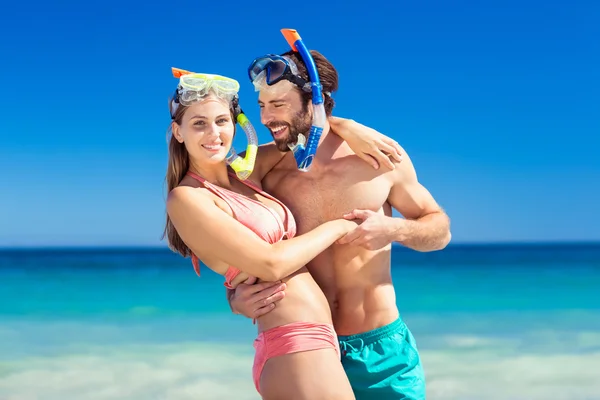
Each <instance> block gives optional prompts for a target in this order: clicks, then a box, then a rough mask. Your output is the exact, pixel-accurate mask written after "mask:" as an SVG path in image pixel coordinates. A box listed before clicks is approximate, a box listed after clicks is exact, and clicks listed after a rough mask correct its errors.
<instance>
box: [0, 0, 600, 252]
mask: <svg viewBox="0 0 600 400" xmlns="http://www.w3.org/2000/svg"><path fill="white" fill-rule="evenodd" d="M49 3H50V2H41V1H38V0H33V1H32V2H11V3H7V5H6V6H5V7H4V8H3V12H2V15H1V16H0V34H1V37H2V38H3V39H2V41H0V54H1V56H2V57H1V58H2V61H1V62H0V90H1V93H2V96H0V106H1V108H2V110H3V113H2V116H3V118H2V119H1V120H0V168H1V171H2V175H1V176H2V181H1V185H2V186H1V187H2V196H0V246H3V247H5V246H36V245H44V246H52V245H59V246H65V245H159V244H161V242H160V236H161V233H162V229H163V223H164V196H165V193H164V185H163V179H164V173H165V168H166V157H167V153H166V139H165V137H166V128H167V126H168V124H169V117H168V111H167V98H168V96H169V95H170V94H171V92H172V91H173V89H174V86H175V85H176V80H175V79H174V78H172V77H171V74H170V67H171V66H176V67H180V68H184V69H191V70H196V71H202V72H210V73H218V74H222V75H227V76H230V77H233V78H236V79H238V80H239V81H240V84H241V85H242V89H241V93H240V96H241V102H242V105H243V107H244V109H245V111H246V113H247V114H248V116H249V117H250V119H251V121H252V122H253V123H254V125H255V127H256V128H257V130H258V132H259V139H260V140H261V142H265V141H267V140H268V139H269V135H268V132H267V131H266V129H265V128H264V127H263V126H262V125H261V124H260V119H259V116H258V106H257V105H256V99H257V95H256V93H254V91H253V88H252V85H251V84H250V82H249V81H248V80H247V75H246V68H247V66H248V64H249V63H250V62H251V60H252V59H253V58H254V57H256V56H258V55H262V54H265V53H281V52H284V51H286V50H287V44H286V42H285V40H284V38H283V36H281V34H280V32H279V30H280V29H281V28H295V29H297V30H298V31H299V33H300V35H301V36H302V37H303V39H304V41H305V43H306V44H307V46H308V47H309V48H312V49H317V50H319V51H321V52H322V53H323V54H324V55H325V56H326V57H328V58H329V59H330V60H331V61H332V62H333V63H334V65H335V66H336V67H337V68H338V72H339V74H340V90H339V91H338V93H337V94H335V99H336V102H337V106H336V108H335V110H334V114H335V115H338V116H345V117H350V118H353V119H355V120H357V121H359V122H362V123H364V124H367V125H370V126H372V127H374V128H376V129H378V130H380V131H381V132H383V133H386V134H388V135H390V136H392V137H394V138H395V139H397V140H398V141H399V142H400V143H401V144H402V145H403V146H404V147H405V149H406V150H407V152H408V153H409V154H410V156H411V158H412V159H413V162H414V163H415V166H416V168H417V172H418V175H419V177H420V179H421V181H422V182H423V183H424V184H425V185H426V186H427V187H428V188H429V189H430V191H431V192H432V193H433V194H434V196H435V197H436V199H437V200H438V201H439V203H441V205H442V206H443V207H444V208H445V209H446V210H447V211H448V213H449V214H450V216H451V218H452V221H453V234H454V236H453V237H454V241H455V243H460V242H490V241H491V242H497V241H502V242H506V241H510V242H514V241H558V240H600V213H599V212H598V210H597V209H598V204H600V159H599V157H598V155H597V154H598V148H599V144H600V140H599V139H598V135H599V133H600V95H599V93H600V26H599V24H598V23H597V21H598V19H599V17H600V6H599V5H598V4H599V3H597V2H592V1H587V2H571V3H570V4H569V5H567V2H566V1H562V2H557V1H544V2H542V1H528V2H523V1H518V2H517V1H511V0H509V1H502V2H500V1H488V2H477V1H452V2H449V1H447V2H441V1H439V2H434V1H424V2H406V1H389V2H380V3H377V5H376V6H368V5H367V4H370V3H366V2H358V1H344V2H342V1H335V2H318V3H314V4H315V7H316V9H315V10H314V11H311V10H310V9H309V8H303V7H300V4H306V3H293V2H290V3H285V2H275V3H273V4H271V5H268V4H267V3H251V2H225V3H223V2H202V1H197V2H186V1H179V2H176V3H171V2H169V3H166V2H163V3H155V4H152V3H151V2H127V1H120V2H116V1H112V0H109V1H105V2H102V3H99V2H98V3H97V4H94V3H87V4H84V2H79V1H77V2H76V1H72V0H70V1H61V2H57V3H56V4H55V5H50V4H49ZM317 4H318V6H317ZM238 139H239V140H240V142H239V144H238V146H237V147H238V148H242V147H243V146H244V144H243V137H242V138H238Z"/></svg>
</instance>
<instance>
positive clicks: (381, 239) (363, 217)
mask: <svg viewBox="0 0 600 400" xmlns="http://www.w3.org/2000/svg"><path fill="white" fill-rule="evenodd" d="M344 218H345V219H350V220H358V221H357V222H359V221H362V222H361V223H360V225H358V226H357V227H356V228H355V229H354V230H353V231H351V232H350V233H348V234H347V235H346V236H344V237H342V238H341V239H340V240H338V241H337V243H339V244H350V245H352V246H362V247H364V248H365V249H367V250H378V249H381V248H382V247H385V246H387V245H388V244H390V243H392V241H393V240H394V234H393V233H394V231H395V229H396V225H397V223H399V221H402V220H400V219H398V221H395V219H394V218H391V217H388V216H385V215H383V214H379V213H376V212H374V211H371V210H354V211H352V212H351V213H348V214H345V215H344Z"/></svg>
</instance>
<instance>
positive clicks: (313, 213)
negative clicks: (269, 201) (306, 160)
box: [263, 161, 390, 233]
mask: <svg viewBox="0 0 600 400" xmlns="http://www.w3.org/2000/svg"><path fill="white" fill-rule="evenodd" d="M361 162H362V161H361ZM360 171H361V170H358V171H356V170H353V169H352V168H332V169H326V170H322V171H315V172H314V173H313V171H309V172H299V171H297V170H292V169H281V170H275V171H271V172H270V173H269V175H268V176H267V177H266V178H265V179H264V180H263V188H264V189H265V191H267V192H268V193H270V194H272V195H273V196H275V197H276V198H278V199H279V200H281V201H282V202H283V203H284V204H285V205H286V206H287V207H288V208H289V209H290V210H291V211H292V213H293V215H294V217H295V219H296V223H297V225H298V233H303V232H306V231H309V230H311V229H313V228H315V227H316V226H318V225H320V224H322V223H324V222H326V221H330V220H333V219H337V218H343V215H344V214H346V213H348V212H350V211H352V210H354V209H356V208H360V209H370V210H379V209H381V208H382V206H383V205H384V204H385V203H386V201H387V198H388V195H389V191H390V184H389V183H388V181H387V179H386V177H385V176H382V175H381V174H374V173H373V172H371V171H366V172H367V173H364V172H363V173H361V172H360Z"/></svg>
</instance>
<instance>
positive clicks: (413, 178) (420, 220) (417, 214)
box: [388, 153, 452, 251]
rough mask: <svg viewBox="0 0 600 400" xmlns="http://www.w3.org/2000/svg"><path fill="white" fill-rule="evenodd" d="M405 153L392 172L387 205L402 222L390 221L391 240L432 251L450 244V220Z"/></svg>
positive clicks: (420, 249) (395, 219) (394, 219)
mask: <svg viewBox="0 0 600 400" xmlns="http://www.w3.org/2000/svg"><path fill="white" fill-rule="evenodd" d="M404 154H405V160H404V161H405V162H404V163H403V164H402V165H401V166H399V167H398V168H397V169H396V170H394V172H393V176H394V185H393V186H392V189H391V191H390V195H389V197H388V202H389V203H390V205H391V206H392V207H394V208H395V209H396V210H398V212H399V213H400V214H402V216H404V219H401V218H393V222H394V224H393V233H392V238H393V241H395V242H399V243H401V244H403V245H404V246H406V247H409V248H411V249H414V250H417V251H435V250H441V249H443V248H445V247H446V246H447V245H448V243H450V239H451V236H452V235H451V233H450V218H449V217H448V215H447V214H446V213H445V212H444V210H442V208H441V207H440V206H439V205H438V203H437V202H436V201H435V199H434V198H433V196H432V195H431V193H429V191H428V190H427V189H426V188H425V187H424V186H423V185H421V183H420V182H419V180H418V178H417V173H416V171H415V168H414V166H413V164H412V162H411V160H410V157H408V155H406V153H404Z"/></svg>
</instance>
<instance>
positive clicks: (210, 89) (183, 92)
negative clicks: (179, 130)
mask: <svg viewBox="0 0 600 400" xmlns="http://www.w3.org/2000/svg"><path fill="white" fill-rule="evenodd" d="M171 70H172V72H173V76H174V77H175V78H179V85H178V86H177V89H176V90H175V94H174V95H173V99H172V100H171V102H172V105H171V112H172V115H171V118H173V116H174V114H175V111H176V110H177V107H179V104H181V105H184V106H189V105H190V104H192V103H194V102H195V101H199V100H202V99H203V98H204V97H206V96H207V95H208V94H209V93H214V94H215V95H216V96H218V97H221V98H223V99H226V100H227V101H228V102H229V103H230V104H231V105H232V107H233V109H234V117H235V120H236V122H237V123H238V124H239V125H240V126H241V127H242V129H243V130H244V132H245V133H246V138H247V139H248V146H247V147H246V155H245V156H244V157H243V158H242V157H241V156H240V155H239V154H237V153H236V151H235V149H234V148H233V146H232V147H231V149H230V150H229V153H228V154H227V157H226V161H227V164H229V165H230V166H231V168H232V169H233V170H234V171H235V174H236V175H237V177H238V178H239V179H241V180H246V179H248V177H249V176H250V175H251V174H252V171H253V170H254V164H255V162H256V155H257V154H258V137H257V136H256V131H255V130H254V126H252V124H251V123H250V120H249V119H248V117H246V114H244V111H242V109H241V107H240V106H239V97H238V91H239V89H240V84H239V83H238V81H236V80H235V79H231V78H227V77H225V76H220V75H211V74H198V73H195V72H190V71H186V70H183V69H179V68H171Z"/></svg>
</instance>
